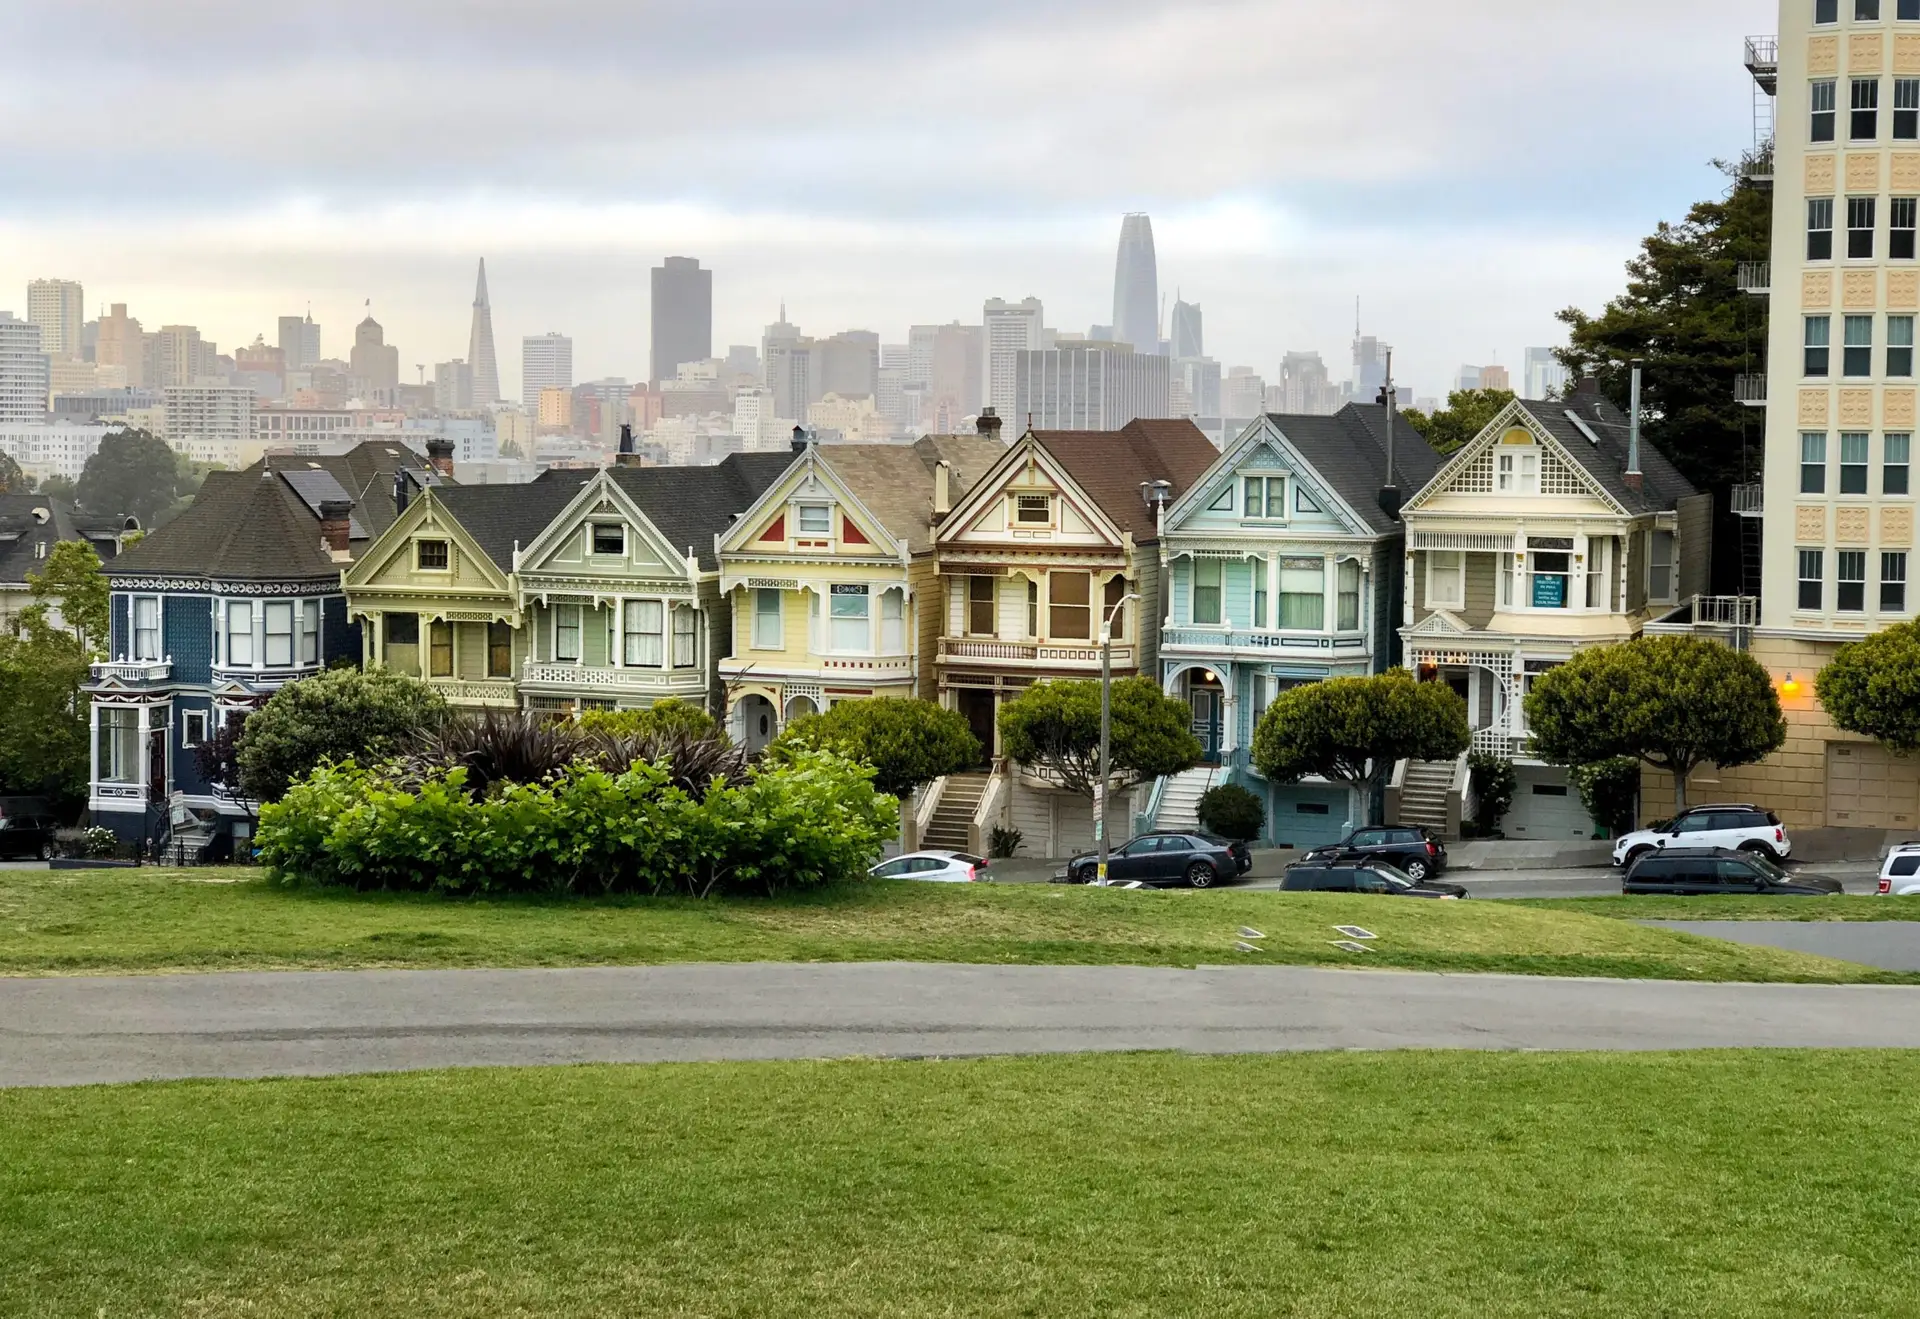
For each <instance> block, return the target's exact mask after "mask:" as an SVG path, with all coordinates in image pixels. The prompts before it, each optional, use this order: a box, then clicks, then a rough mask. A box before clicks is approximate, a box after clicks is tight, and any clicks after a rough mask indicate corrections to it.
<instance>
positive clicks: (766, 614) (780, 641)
mask: <svg viewBox="0 0 1920 1319" xmlns="http://www.w3.org/2000/svg"><path fill="white" fill-rule="evenodd" d="M769 599H771V600H772V601H773V608H772V609H771V610H763V609H761V608H760V606H761V604H762V602H764V601H766V600H769ZM748 606H749V608H750V609H751V611H752V618H751V619H750V627H751V635H752V645H751V646H750V647H749V648H750V649H752V650H785V649H786V648H787V600H786V592H785V591H782V590H779V589H777V588H775V587H769V586H756V587H754V588H753V599H752V600H750V601H748ZM762 624H771V626H772V629H773V634H774V635H773V638H772V639H771V640H769V639H768V638H767V634H766V633H765V631H763V630H762Z"/></svg>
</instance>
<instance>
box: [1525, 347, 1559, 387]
mask: <svg viewBox="0 0 1920 1319" xmlns="http://www.w3.org/2000/svg"><path fill="white" fill-rule="evenodd" d="M1522 370H1524V371H1525V373H1526V386H1527V392H1526V397H1528V398H1558V397H1560V396H1561V395H1562V394H1564V393H1566V389H1567V368H1566V367H1564V366H1562V365H1560V359H1559V358H1557V357H1555V356H1554V355H1553V349H1551V348H1529V349H1527V352H1526V358H1525V364H1524V366H1523V367H1522Z"/></svg>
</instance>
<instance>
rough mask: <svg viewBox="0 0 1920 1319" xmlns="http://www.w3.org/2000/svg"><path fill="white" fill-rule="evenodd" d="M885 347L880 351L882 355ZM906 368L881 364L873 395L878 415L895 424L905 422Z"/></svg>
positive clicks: (902, 424)
mask: <svg viewBox="0 0 1920 1319" xmlns="http://www.w3.org/2000/svg"><path fill="white" fill-rule="evenodd" d="M885 351H886V350H885V349H884V348H882V350H881V353H882V356H883V357H884V355H885ZM906 390H907V368H906V367H904V366H883V367H881V368H880V382H879V385H878V386H877V388H876V389H875V392H874V396H873V404H874V407H875V408H877V409H878V410H879V412H880V415H881V416H882V417H884V418H886V419H887V420H888V421H889V422H891V423H892V424H894V425H895V426H905V425H906V424H907V409H906V397H907V396H906Z"/></svg>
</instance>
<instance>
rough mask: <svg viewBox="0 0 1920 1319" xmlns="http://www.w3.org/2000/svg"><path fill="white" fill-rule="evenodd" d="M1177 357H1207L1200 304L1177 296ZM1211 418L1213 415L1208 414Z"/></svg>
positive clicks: (1174, 345) (1174, 305)
mask: <svg viewBox="0 0 1920 1319" xmlns="http://www.w3.org/2000/svg"><path fill="white" fill-rule="evenodd" d="M1171 347H1172V349H1173V355H1174V356H1175V357H1205V356H1206V355H1207V350H1206V345H1205V336H1204V335H1202V333H1201V330H1200V304H1199V303H1197V302H1182V301H1181V300H1180V298H1179V296H1178V295H1177V294H1176V295H1175V297H1174V300H1173V334H1172V344H1171ZM1207 415H1209V416H1211V415H1212V414H1211V413H1209V414H1207Z"/></svg>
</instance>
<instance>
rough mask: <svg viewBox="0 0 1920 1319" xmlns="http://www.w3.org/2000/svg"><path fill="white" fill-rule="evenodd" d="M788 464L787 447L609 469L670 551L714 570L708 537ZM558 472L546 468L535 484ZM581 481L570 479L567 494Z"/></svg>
mask: <svg viewBox="0 0 1920 1319" xmlns="http://www.w3.org/2000/svg"><path fill="white" fill-rule="evenodd" d="M792 465H793V454H792V453H791V452H781V453H735V454H729V455H727V457H726V458H725V459H724V460H723V461H721V462H719V463H716V464H714V465H713V466H711V467H615V468H611V469H609V473H608V474H609V475H610V476H612V477H613V480H614V482H615V483H616V484H617V485H619V487H620V488H621V489H622V490H623V491H625V492H626V494H627V497H628V498H629V499H631V500H633V502H634V503H635V504H636V505H638V506H639V509H640V511H641V512H642V513H645V514H646V515H647V521H649V522H651V523H653V525H654V526H655V527H656V528H658V530H659V532H660V534H661V535H662V536H664V537H665V538H666V540H667V543H668V544H670V545H672V546H673V547H674V551H675V553H677V554H685V553H686V552H687V551H688V550H692V551H693V556H694V558H695V560H696V561H697V562H698V563H699V564H700V566H701V567H702V568H703V569H705V570H707V571H709V572H715V571H718V570H719V567H720V561H719V560H718V559H717V558H715V557H714V550H713V538H714V537H715V536H716V535H718V534H719V533H721V532H723V531H725V530H726V529H727V528H728V527H729V526H730V525H732V522H733V519H734V517H735V516H736V515H737V514H740V513H744V512H745V511H746V510H747V509H748V508H750V507H752V505H753V502H754V501H755V500H756V499H758V498H760V496H761V495H762V494H763V493H765V491H766V489H767V487H768V486H770V485H772V484H773V483H774V482H775V481H777V480H779V479H780V475H781V473H783V472H785V471H786V470H787V468H788V467H790V466H792ZM557 475H559V474H558V473H552V472H550V473H547V474H546V475H543V476H542V477H541V478H540V481H537V482H535V484H536V485H538V484H540V483H541V482H544V481H546V480H547V479H548V477H550V476H557ZM567 475H569V476H574V475H578V473H568V474H567ZM589 475H590V474H589ZM584 484H585V482H584V481H575V482H570V483H569V494H568V498H571V497H572V495H573V494H574V493H577V492H578V490H579V487H580V486H581V485H584Z"/></svg>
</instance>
